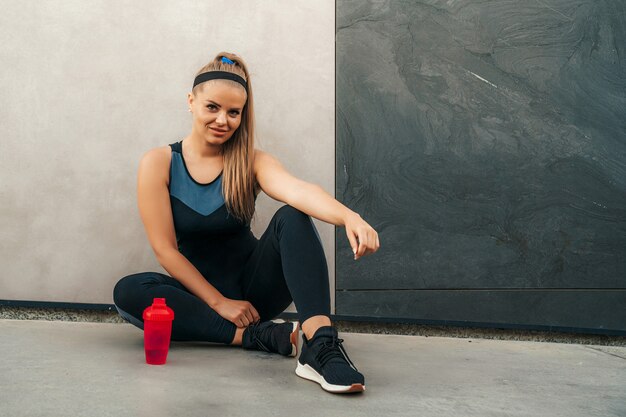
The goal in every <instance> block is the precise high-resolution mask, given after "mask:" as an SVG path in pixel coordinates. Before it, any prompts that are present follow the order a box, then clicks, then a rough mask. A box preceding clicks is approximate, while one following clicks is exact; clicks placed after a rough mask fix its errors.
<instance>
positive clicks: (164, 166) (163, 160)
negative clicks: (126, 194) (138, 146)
mask: <svg viewBox="0 0 626 417" xmlns="http://www.w3.org/2000/svg"><path fill="white" fill-rule="evenodd" d="M171 159H172V153H171V148H170V146H169V145H165V146H159V147H156V148H152V149H150V150H148V151H146V152H145V153H144V154H143V156H142V157H141V161H140V162H139V167H140V171H143V172H145V173H146V174H148V175H150V176H156V177H157V178H160V179H164V180H165V181H166V182H167V181H169V169H170V161H171Z"/></svg>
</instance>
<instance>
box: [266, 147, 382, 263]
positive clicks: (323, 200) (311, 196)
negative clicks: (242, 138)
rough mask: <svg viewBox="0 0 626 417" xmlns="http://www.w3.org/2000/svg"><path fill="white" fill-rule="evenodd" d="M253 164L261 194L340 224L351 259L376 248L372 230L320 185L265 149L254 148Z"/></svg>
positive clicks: (371, 251) (375, 236) (377, 242)
mask: <svg viewBox="0 0 626 417" xmlns="http://www.w3.org/2000/svg"><path fill="white" fill-rule="evenodd" d="M254 164H255V165H254V166H255V173H256V177H257V180H258V182H259V184H260V185H261V189H262V190H263V191H264V192H265V194H267V195H268V196H270V197H271V198H273V199H274V200H278V201H282V202H284V203H287V204H289V205H290V206H293V207H295V208H297V209H298V210H300V211H302V212H303V213H306V214H308V215H309V216H312V217H315V218H316V219H319V220H322V221H324V222H326V223H330V224H334V225H335V226H344V227H345V228H346V236H347V237H348V240H349V241H350V246H351V247H352V251H353V252H354V259H355V260H356V259H359V258H360V257H362V256H364V255H369V254H371V253H374V252H376V251H377V250H378V248H379V247H380V240H379V239H378V233H377V232H376V230H374V229H373V228H372V226H370V225H369V224H368V223H367V222H366V221H365V220H363V219H362V218H361V216H360V215H359V214H358V213H356V212H354V211H352V210H350V209H349V208H348V207H346V206H344V205H343V204H341V203H340V202H339V201H337V200H335V199H334V198H333V197H332V196H331V195H330V194H328V193H327V192H326V191H325V190H324V189H323V188H322V187H321V186H319V185H317V184H313V183H309V182H306V181H303V180H301V179H299V178H296V177H294V176H293V175H291V174H290V173H289V172H287V170H286V169H285V168H284V167H283V165H282V164H281V163H280V162H279V161H278V159H276V158H275V157H274V156H272V155H270V154H269V153H267V152H263V151H260V150H256V153H255V161H254Z"/></svg>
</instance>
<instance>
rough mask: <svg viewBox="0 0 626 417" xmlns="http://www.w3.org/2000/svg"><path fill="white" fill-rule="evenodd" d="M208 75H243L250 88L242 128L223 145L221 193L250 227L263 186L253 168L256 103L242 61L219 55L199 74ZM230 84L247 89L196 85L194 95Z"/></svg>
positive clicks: (243, 112) (248, 76)
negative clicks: (216, 73) (220, 72)
mask: <svg viewBox="0 0 626 417" xmlns="http://www.w3.org/2000/svg"><path fill="white" fill-rule="evenodd" d="M222 57H226V58H228V59H230V60H231V61H233V62H234V64H228V63H224V62H222V61H221V59H222ZM207 71H228V72H232V73H235V74H237V75H240V76H241V77H243V79H244V80H246V83H247V84H248V99H247V101H246V104H245V105H244V107H243V110H242V114H241V124H240V125H239V127H238V128H237V130H236V131H235V133H234V134H233V136H232V137H231V138H230V139H229V140H227V141H226V142H224V144H223V145H222V155H223V157H224V172H223V174H222V193H223V194H224V201H225V203H226V208H227V209H228V211H229V213H231V214H232V215H233V216H235V217H236V218H237V219H238V220H239V221H241V222H244V223H245V224H250V223H251V222H252V218H253V216H254V211H255V200H256V196H257V194H258V193H259V191H260V186H259V185H258V183H257V182H256V178H255V177H254V171H253V167H252V164H253V162H254V103H253V99H252V84H251V82H250V74H249V72H248V68H247V66H246V64H245V62H244V61H243V59H241V57H239V56H237V55H235V54H232V53H229V52H220V53H218V54H217V55H216V56H215V58H214V59H213V61H211V62H210V63H208V64H206V65H205V66H203V67H202V68H200V70H199V71H198V72H197V73H196V76H197V75H198V74H202V73H203V72H207ZM213 82H222V83H229V84H230V85H232V86H233V87H235V88H242V89H243V88H244V87H243V86H242V85H241V84H239V83H238V82H236V81H232V80H225V79H217V80H209V81H206V82H204V83H201V84H198V85H196V86H195V87H194V88H193V90H192V93H193V95H194V96H195V95H196V92H197V91H198V89H200V88H203V86H204V85H205V84H207V83H213Z"/></svg>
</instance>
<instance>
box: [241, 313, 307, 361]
mask: <svg viewBox="0 0 626 417" xmlns="http://www.w3.org/2000/svg"><path fill="white" fill-rule="evenodd" d="M299 331H300V324H299V323H298V322H297V321H296V322H293V323H290V322H285V323H274V322H273V321H264V322H262V323H257V324H251V325H250V326H248V327H247V328H246V330H244V332H243V335H242V339H241V346H242V347H243V348H244V349H253V350H263V351H265V352H271V353H280V354H281V355H284V356H296V355H297V354H298V332H299Z"/></svg>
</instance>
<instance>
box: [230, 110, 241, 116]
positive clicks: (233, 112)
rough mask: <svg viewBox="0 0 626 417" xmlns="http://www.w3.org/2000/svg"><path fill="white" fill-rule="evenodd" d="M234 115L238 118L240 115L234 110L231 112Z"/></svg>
mask: <svg viewBox="0 0 626 417" xmlns="http://www.w3.org/2000/svg"><path fill="white" fill-rule="evenodd" d="M231 113H232V114H234V115H235V116H237V115H238V114H239V112H238V111H237V110H233V111H231Z"/></svg>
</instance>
